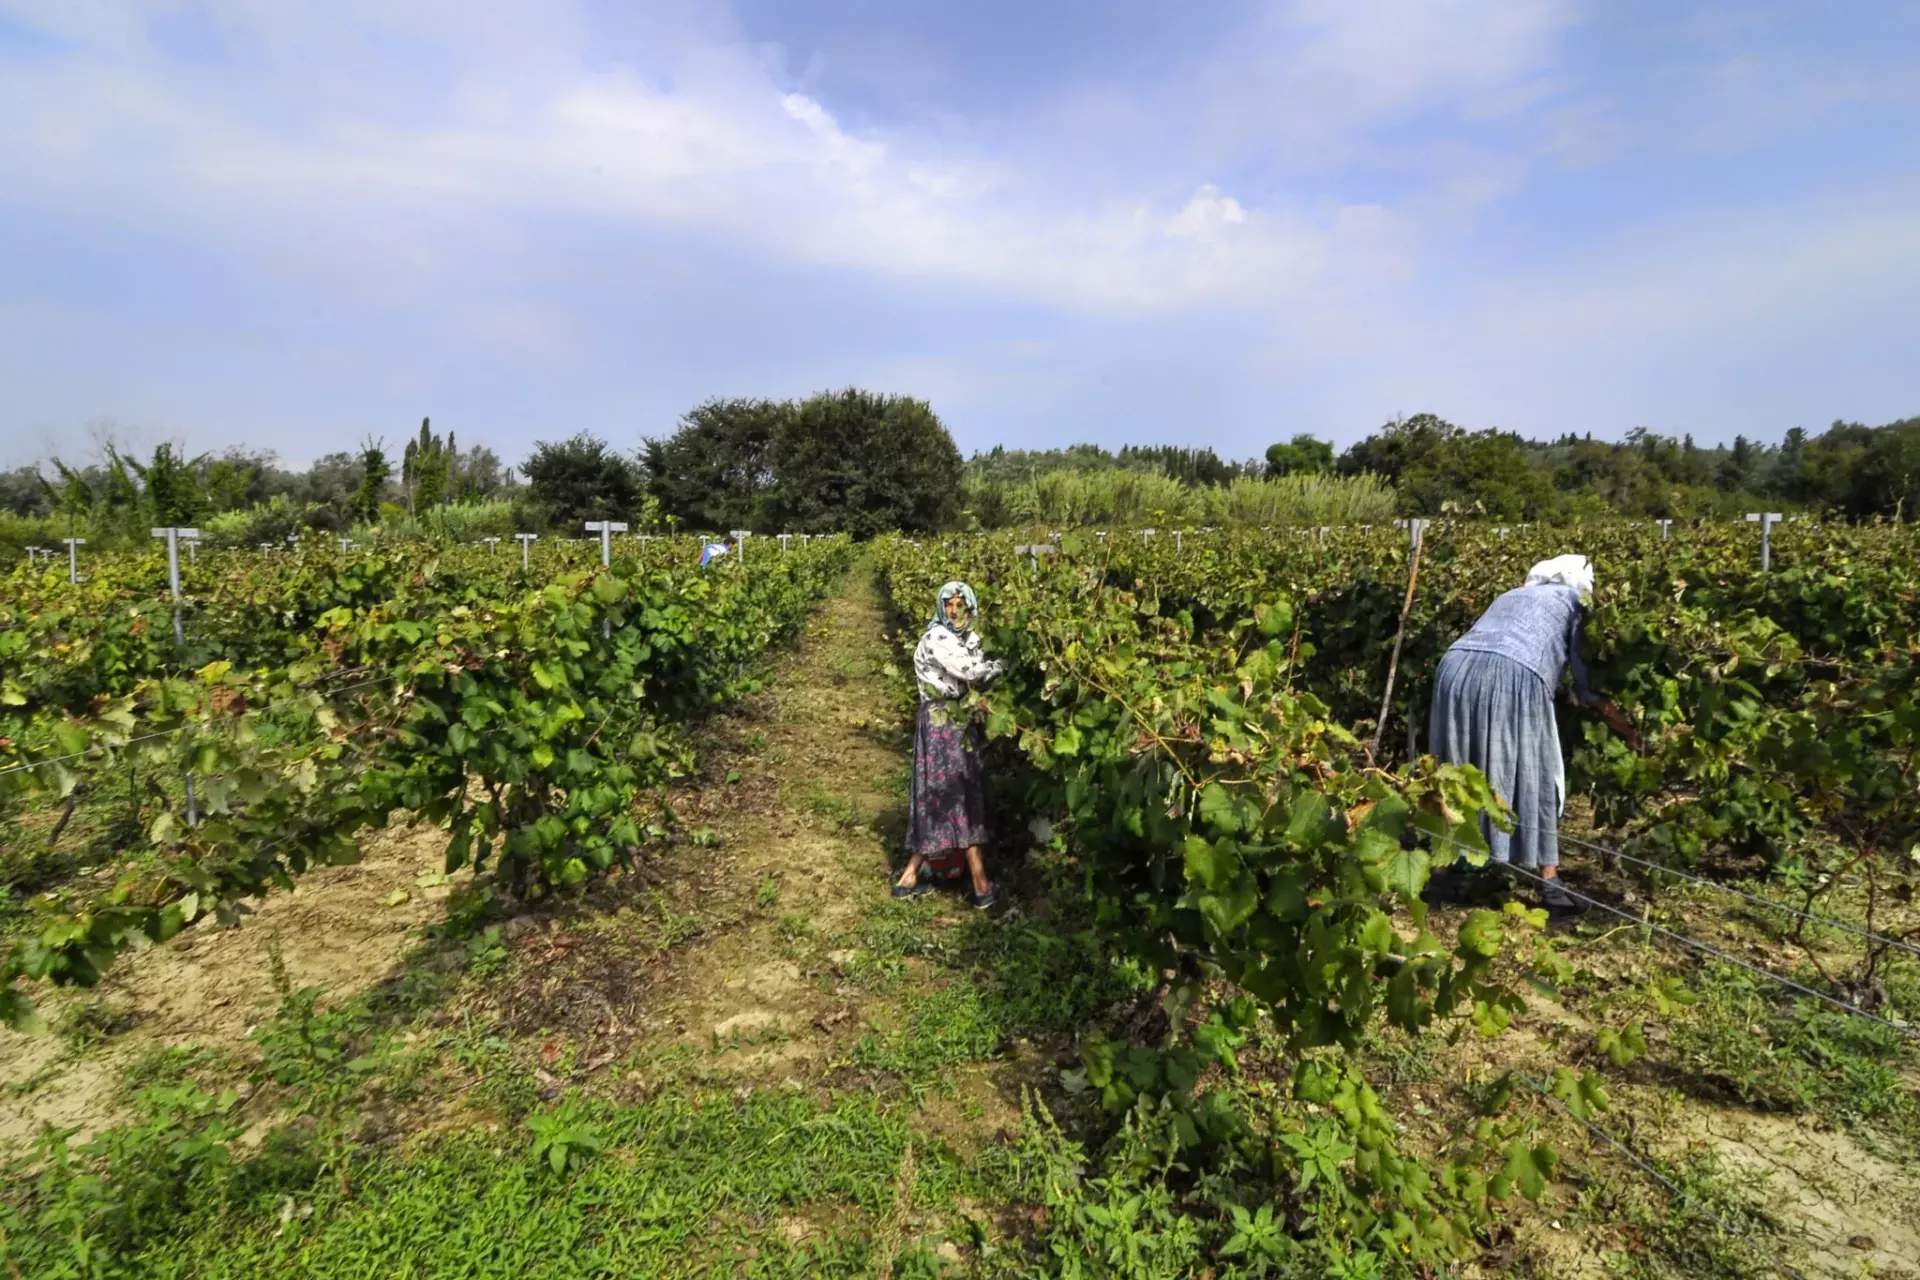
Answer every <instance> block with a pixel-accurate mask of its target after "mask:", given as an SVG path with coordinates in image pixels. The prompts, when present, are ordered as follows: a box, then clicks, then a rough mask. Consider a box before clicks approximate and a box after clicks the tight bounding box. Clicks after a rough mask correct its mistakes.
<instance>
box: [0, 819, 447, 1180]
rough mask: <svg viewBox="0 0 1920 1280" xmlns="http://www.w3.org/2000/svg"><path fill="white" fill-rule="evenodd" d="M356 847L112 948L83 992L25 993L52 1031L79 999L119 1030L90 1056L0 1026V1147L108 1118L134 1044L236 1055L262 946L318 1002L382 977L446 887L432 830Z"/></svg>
mask: <svg viewBox="0 0 1920 1280" xmlns="http://www.w3.org/2000/svg"><path fill="white" fill-rule="evenodd" d="M361 848H362V852H363V854H364V858H363V860H362V861H361V862H359V863H357V864H355V865H354V866H350V867H320V868H317V869H315V870H313V871H311V872H309V873H308V874H307V875H305V876H302V877H301V878H300V880H299V882H298V884H297V886H296V888H295V889H294V891H293V892H291V893H275V894H271V895H269V896H268V897H266V898H264V899H261V900H259V901H257V902H253V903H249V904H248V905H250V906H251V907H252V908H253V911H252V913H251V914H250V915H248V916H247V917H246V918H245V919H244V921H243V923H242V924H241V925H240V926H239V927H238V928H221V927H220V926H218V925H216V924H214V923H213V922H212V921H211V920H208V921H204V922H202V923H200V924H199V925H197V926H195V927H194V928H191V929H188V930H187V931H185V932H184V933H182V934H181V935H180V936H179V937H177V938H175V939H173V940H172V941H171V942H168V943H166V944H164V945H161V946H158V947H152V948H150V949H148V950H145V951H140V952H135V953H132V954H130V955H126V956H122V957H121V958H120V960H119V961H118V962H117V963H116V964H115V965H114V967H113V968H112V969H111V970H109V971H108V973H107V976H106V978H105V979H104V980H103V981H102V982H101V983H100V985H99V986H98V987H96V988H94V989H93V990H92V991H78V990H70V991H52V992H49V991H45V990H41V991H36V992H35V993H34V996H35V999H36V1001H37V1002H38V1003H39V1005H40V1011H41V1013H42V1014H43V1015H44V1016H45V1018H46V1020H47V1021H48V1022H49V1023H50V1024H52V1025H53V1026H54V1027H56V1028H58V1027H59V1026H60V1025H61V1023H62V1021H63V1020H64V1019H65V1018H67V1017H68V1016H69V1015H70V1014H71V1012H72V1011H73V1010H75V1009H76V1008H79V1007H81V1006H93V1007H97V1008H101V1009H106V1010H110V1011H112V1013H113V1014H114V1015H115V1016H116V1017H118V1018H120V1019H122V1020H123V1021H124V1023H125V1025H126V1030H124V1031H123V1032H121V1033H120V1034H118V1035H115V1036H114V1037H112V1039H111V1040H110V1041H108V1042H107V1043H106V1044H105V1045H104V1046H100V1047H96V1048H94V1049H92V1050H91V1051H90V1052H80V1051H78V1050H77V1049H76V1046H75V1044H74V1043H73V1041H72V1040H71V1039H70V1038H68V1037H67V1036H64V1035H62V1034H60V1033H58V1032H57V1031H56V1032H55V1033H53V1034H49V1035H44V1036H31V1037H30V1036H19V1035H12V1034H0V1150H4V1149H5V1148H6V1147H7V1146H9V1145H17V1144H19V1143H21V1142H23V1141H30V1140H31V1139H32V1138H33V1137H34V1136H35V1135H36V1134H38V1133H39V1131H40V1127H41V1126H42V1125H43V1124H53V1125H58V1126H62V1127H66V1126H79V1128H80V1129H81V1131H82V1135H83V1136H84V1135H85V1134H89V1133H91V1132H92V1131H93V1130H95V1129H97V1128H99V1127H101V1125H103V1124H105V1123H107V1122H109V1121H111V1120H113V1119H114V1118H116V1117H117V1116H118V1115H119V1114H120V1110H121V1108H120V1104H119V1100H118V1097H117V1094H118V1090H119V1084H120V1078H121V1074H122V1072H123V1071H124V1070H125V1068H126V1067H127V1066H128V1064H130V1063H132V1062H133V1061H134V1060H136V1059H137V1058H138V1057H140V1056H141V1055H142V1054H143V1053H146V1052H149V1051H151V1050H154V1049H159V1048H166V1047H171V1046H184V1045H199V1046H204V1047H207V1048H211V1049H215V1050H218V1051H220V1052H223V1053H244V1052H245V1050H246V1045H247V1036H248V1033H249V1032H250V1031H251V1030H252V1028H253V1027H254V1026H255V1025H257V1024H258V1023H260V1022H263V1021H265V1020H266V1019H267V1018H268V1017H270V1016H271V1015H272V1011H273V1008H274V1006H275V1005H276V1004H277V1003H278V999H279V997H278V996H277V995H276V993H275V991H274V987H273V981H272V977H271V964H270V956H269V951H270V948H272V947H276V946H277V947H278V948H279V950H280V954H281V960H282V962H283V963H284V964H285V965H286V972H287V978H288V981H289V983H290V984H291V986H292V987H293V988H294V989H295V990H298V989H300V988H302V987H307V986H317V987H319V988H320V989H321V992H322V995H323V997H324V998H325V999H328V1000H338V999H341V998H342V997H345V996H350V995H354V994H357V993H358V992H361V991H364V990H366V989H367V988H369V987H371V986H373V985H374V984H375V983H377V982H379V981H380V980H382V979H383V978H387V977H390V976H393V975H394V974H395V973H396V972H397V971H398V969H399V967H400V965H401V962H402V961H403V959H404V958H405V957H406V955H407V954H408V953H409V952H410V951H411V950H413V948H414V947H415V946H416V945H417V943H418V941H419V939H420V937H421V935H422V933H423V932H424V930H426V929H427V928H428V927H430V926H431V925H433V924H436V923H438V922H439V921H440V920H441V919H443V918H444V916H445V909H444V905H443V904H444V902H445V900H446V897H447V895H448V894H449V893H450V892H452V890H453V887H454V883H453V882H449V881H447V880H446V878H445V877H443V876H438V875H436V874H435V873H436V872H438V871H439V870H440V868H441V866H442V865H443V861H444V858H445V851H446V833H445V832H443V831H439V830H436V829H434V828H431V827H424V826H402V827H395V828H392V829H389V830H386V831H379V832H375V833H373V834H372V835H371V836H369V837H367V838H366V839H365V840H364V841H363V842H362V846H361ZM423 880H426V881H428V882H429V883H427V884H423V883H422V881H423Z"/></svg>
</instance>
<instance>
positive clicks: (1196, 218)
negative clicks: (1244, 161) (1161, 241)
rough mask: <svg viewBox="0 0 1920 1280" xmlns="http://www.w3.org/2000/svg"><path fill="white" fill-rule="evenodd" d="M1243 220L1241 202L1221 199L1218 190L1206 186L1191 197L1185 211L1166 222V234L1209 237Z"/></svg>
mask: <svg viewBox="0 0 1920 1280" xmlns="http://www.w3.org/2000/svg"><path fill="white" fill-rule="evenodd" d="M1246 220H1247V211H1246V210H1245V209H1243V208H1241V207H1240V202H1239V201H1238V200H1235V199H1234V198H1233V197H1232V196H1229V195H1223V194H1222V193H1221V191H1220V188H1218V187H1216V186H1214V185H1213V184H1212V183H1211V182H1209V183H1207V184H1206V185H1205V186H1203V187H1201V188H1200V189H1199V190H1198V191H1196V192H1194V193H1193V199H1191V200H1189V201H1187V203H1186V207H1184V208H1183V209H1181V210H1180V212H1179V213H1176V214H1174V215H1173V217H1171V218H1169V219H1168V220H1167V224H1166V233H1167V234H1168V235H1170V236H1176V237H1191V238H1203V237H1210V236H1216V235H1218V234H1220V232H1221V230H1222V229H1223V228H1225V227H1231V226H1236V225H1238V224H1239V223H1242V222H1245V221H1246Z"/></svg>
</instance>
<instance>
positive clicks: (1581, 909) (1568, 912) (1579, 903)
mask: <svg viewBox="0 0 1920 1280" xmlns="http://www.w3.org/2000/svg"><path fill="white" fill-rule="evenodd" d="M1540 902H1541V904H1542V905H1543V906H1545V907H1546V909H1547V915H1548V916H1550V917H1551V918H1553V919H1555V920H1572V919H1575V918H1576V917H1579V916H1583V915H1585V914H1587V912H1589V911H1591V910H1593V903H1592V902H1590V901H1588V900H1587V899H1586V898H1584V897H1582V896H1580V895H1577V894H1573V893H1569V892H1567V887H1566V886H1565V885H1563V884H1561V883H1560V880H1559V877H1557V876H1556V877H1555V878H1554V879H1552V880H1543V881H1541V884H1540Z"/></svg>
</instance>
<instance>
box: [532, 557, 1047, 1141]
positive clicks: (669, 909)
mask: <svg viewBox="0 0 1920 1280" xmlns="http://www.w3.org/2000/svg"><path fill="white" fill-rule="evenodd" d="M892 661H893V655H892V653H891V652H890V650H889V647H888V640H887V635H886V619H885V617H884V615H883V614H882V611H881V606H880V601H879V597H878V594H877V592H876V590H875V589H874V587H873V585H872V583H871V581H870V579H869V577H868V576H867V575H866V574H865V573H864V572H862V571H859V570H856V571H855V573H854V574H853V575H852V576H851V577H850V578H849V579H848V580H847V581H846V582H845V583H843V584H842V586H841V587H840V589H838V590H837V591H836V592H835V593H834V594H833V596H832V597H830V598H829V599H828V600H826V601H825V602H823V605H822V608H821V610H820V612H819V613H817V614H816V615H815V617H814V620H813V622H812V623H811V624H810V625H809V627H808V630H807V633H806V635H805V637H804V641H803V643H802V645H801V647H800V649H799V650H798V652H797V653H794V654H793V655H791V656H790V657H788V658H786V659H785V660H783V661H782V662H781V663H779V665H778V669H777V672H776V674H775V676H774V678H773V681H772V683H771V685H770V686H769V687H768V688H767V689H766V690H765V691H764V692H763V693H762V694H761V695H759V696H757V697H755V698H753V699H750V700H749V701H748V702H746V703H745V704H744V705H742V706H740V707H739V708H737V709H736V710H734V711H733V712H731V713H729V714H728V715H726V716H724V717H720V718H717V719H716V720H715V721H713V722H712V723H710V724H709V725H708V726H707V727H706V729H705V730H704V732H703V741H702V743H701V748H700V753H699V754H700V760H701V774H700V776H699V777H697V778H693V779H689V780H688V781H687V784H686V785H685V786H684V787H683V788H682V789H681V790H679V791H678V792H677V793H676V794H675V795H674V796H673V800H672V803H673V804H674V806H675V809H676V811H677V813H678V816H679V819H680V823H681V825H682V828H683V829H685V830H689V831H691V832H693V833H694V838H693V840H691V841H688V842H685V843H682V844H680V845H678V846H677V847H676V848H675V849H674V850H673V851H672V852H671V853H670V854H668V855H666V856H664V857H662V858H659V859H658V860H657V861H655V862H654V863H653V864H652V865H651V866H650V867H649V868H648V869H647V874H648V875H650V876H651V877H652V878H653V882H654V887H653V888H652V889H651V890H649V891H644V892H639V893H633V892H631V891H629V901H628V905H627V907H626V908H625V909H624V910H623V911H620V912H617V913H616V915H615V917H614V918H615V919H619V918H621V917H623V916H624V917H625V918H626V919H627V920H628V921H629V922H630V923H628V924H626V925H622V926H620V927H619V928H617V929H614V928H608V927H606V924H605V919H606V917H605V916H604V915H602V916H601V917H600V919H599V920H596V919H595V918H594V917H593V916H590V915H587V914H582V915H581V916H579V917H577V918H575V919H573V920H569V921H566V922H556V923H554V924H552V925H550V926H549V927H548V928H547V930H546V931H545V932H544V933H543V934H542V935H541V936H540V937H539V938H538V939H536V940H533V941H531V942H530V943H528V944H526V945H525V946H518V950H519V953H520V954H526V955H531V956H534V957H537V959H538V964H539V972H540V977H539V996H538V1000H537V1002H530V1001H522V1000H519V999H517V998H514V997H510V996H503V999H502V1003H501V1005H500V1006H499V1007H500V1009H501V1011H502V1012H503V1013H504V1014H505V1015H506V1021H507V1022H509V1023H510V1024H512V1025H513V1026H514V1029H515V1030H516V1031H517V1032H520V1033H528V1032H532V1033H535V1034H538V1035H541V1036H542V1037H543V1039H544V1041H545V1043H546V1046H547V1047H546V1048H545V1049H544V1056H545V1057H546V1058H549V1059H555V1058H564V1059H565V1060H567V1061H570V1062H573V1063H589V1064H595V1065H604V1064H612V1065H613V1066H615V1068H616V1069H618V1070H623V1071H625V1072H626V1074H627V1077H628V1078H629V1079H630V1080H636V1081H639V1082H641V1084H642V1087H651V1086H654V1085H659V1084H664V1083H666V1082H668V1081H670V1080H676V1079H684V1078H696V1079H704V1080H710V1081H715V1082H722V1083H731V1084H734V1085H736V1086H740V1087H754V1086H762V1085H767V1086H778V1085H785V1084H799V1085H802V1086H805V1087H815V1086H820V1085H833V1086H855V1085H879V1083H880V1082H876V1081H874V1080H872V1079H867V1078H861V1077H862V1070H861V1068H860V1066H859V1064H857V1063H856V1061H855V1059H856V1057H857V1056H858V1055H857V1053H856V1050H857V1047H858V1046H859V1045H860V1043H861V1041H862V1039H863V1037H872V1036H874V1035H885V1034H887V1033H888V1032H889V1031H891V1030H893V1029H894V1028H896V1027H897V1025H898V1023H899V1019H900V1016H901V1011H902V1007H903V1005H904V1004H905V1003H910V1002H911V1001H912V1000H913V999H915V998H916V997H921V996H924V995H925V994H926V993H927V992H929V991H938V990H940V989H941V988H942V986H943V984H944V983H946V981H947V980H948V978H949V977H950V976H951V972H952V971H951V970H950V969H945V968H944V967H943V966H941V965H939V964H934V963H930V962H929V961H928V960H927V959H925V958H924V957H925V956H927V955H931V954H936V953H940V952H941V951H942V949H943V948H944V947H947V946H948V941H946V940H947V939H949V937H950V935H951V934H952V933H953V931H954V930H956V929H958V928H959V927H961V926H963V925H965V924H966V923H968V917H969V916H970V915H971V912H970V911H969V910H968V909H967V908H966V906H965V905H964V904H963V903H962V902H961V901H960V899H959V898H958V897H957V895H953V894H941V895H935V896H934V897H932V898H931V899H930V900H927V899H923V900H920V901H917V902H914V903H911V904H905V905H896V904H893V903H892V902H891V900H890V897H889V892H888V890H889V884H890V874H891V872H890V865H891V858H890V851H891V853H892V854H894V855H897V851H898V849H899V847H900V842H901V835H902V832H903V831H904V828H905V820H906V819H905V805H906V795H907V783H908V777H909V773H910V766H911V759H912V757H911V748H910V743H909V739H908V737H907V732H906V730H907V725H908V723H909V720H908V717H909V715H910V707H909V706H907V705H906V704H905V703H904V702H903V701H902V700H901V699H900V697H899V694H898V692H897V690H898V683H897V681H896V679H895V678H894V675H893V674H892V667H891V665H890V664H891V663H892ZM649 893H651V897H650V898H649V896H648V894H649ZM636 919H637V920H640V921H650V927H643V928H639V929H637V930H636V928H635V927H634V925H633V924H632V923H631V922H632V921H634V920H636ZM695 929H697V931H698V933H697V936H694V937H693V938H691V939H690V940H687V941H684V942H682V941H678V939H679V937H680V935H682V934H684V933H685V932H687V931H689V930H695ZM636 934H638V935H642V936H646V935H651V936H652V937H653V939H654V941H653V943H652V946H653V951H652V953H651V955H649V954H648V953H647V950H646V947H645V946H644V945H643V946H642V947H641V948H639V949H636V948H635V946H634V943H633V939H634V937H635V936H636ZM876 938H878V939H879V940H878V942H876V940H875V939H876ZM517 945H518V944H517ZM523 976H524V971H523ZM980 1056H981V1057H982V1058H983V1059H984V1058H988V1057H992V1058H994V1059H995V1061H993V1062H992V1063H991V1064H987V1063H984V1062H980V1063H972V1064H969V1065H967V1066H965V1067H963V1068H961V1069H960V1070H958V1071H956V1073H955V1078H957V1079H959V1080H960V1083H961V1092H962V1093H963V1094H971V1095H976V1096H975V1100H974V1101H973V1102H971V1103H969V1104H968V1105H967V1110H968V1114H969V1115H970V1116H971V1117H973V1118H974V1119H987V1120H989V1121H1010V1119H1011V1117H1012V1114H1013V1112H1012V1110H1011V1108H1010V1106H1009V1105H1008V1104H1007V1103H1006V1102H1005V1094H1006V1092H1007V1091H1006V1090H1005V1089H1002V1088H1001V1087H999V1086H998V1085H997V1084H995V1083H994V1082H993V1081H989V1080H987V1079H986V1078H985V1077H986V1075H987V1073H988V1071H989V1070H990V1069H991V1070H992V1071H994V1072H996V1073H997V1072H999V1070H1000V1069H1001V1068H1003V1067H1005V1066H1007V1065H1008V1064H1007V1063H1006V1062H1005V1061H1004V1060H1002V1059H1001V1057H1000V1055H997V1054H993V1053H990V1052H983V1053H982V1054H981V1055H980ZM1016 1056H1017V1055H1016ZM1016 1069H1017V1067H1016ZM574 1078H575V1079H580V1078H581V1077H580V1076H579V1075H576V1076H575V1077H574ZM949 1083H951V1082H949ZM969 1085H971V1087H969ZM947 1092H948V1094H949V1095H951V1094H952V1093H953V1090H952V1089H949V1090H948V1091H947ZM1012 1092H1013V1094H1014V1096H1017V1088H1014V1089H1013V1091H1012Z"/></svg>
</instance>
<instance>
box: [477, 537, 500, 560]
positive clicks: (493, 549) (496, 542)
mask: <svg viewBox="0 0 1920 1280" xmlns="http://www.w3.org/2000/svg"><path fill="white" fill-rule="evenodd" d="M480 541H482V542H484V543H486V544H487V554H488V555H493V556H497V555H499V554H500V539H498V538H482V539H480Z"/></svg>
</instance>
